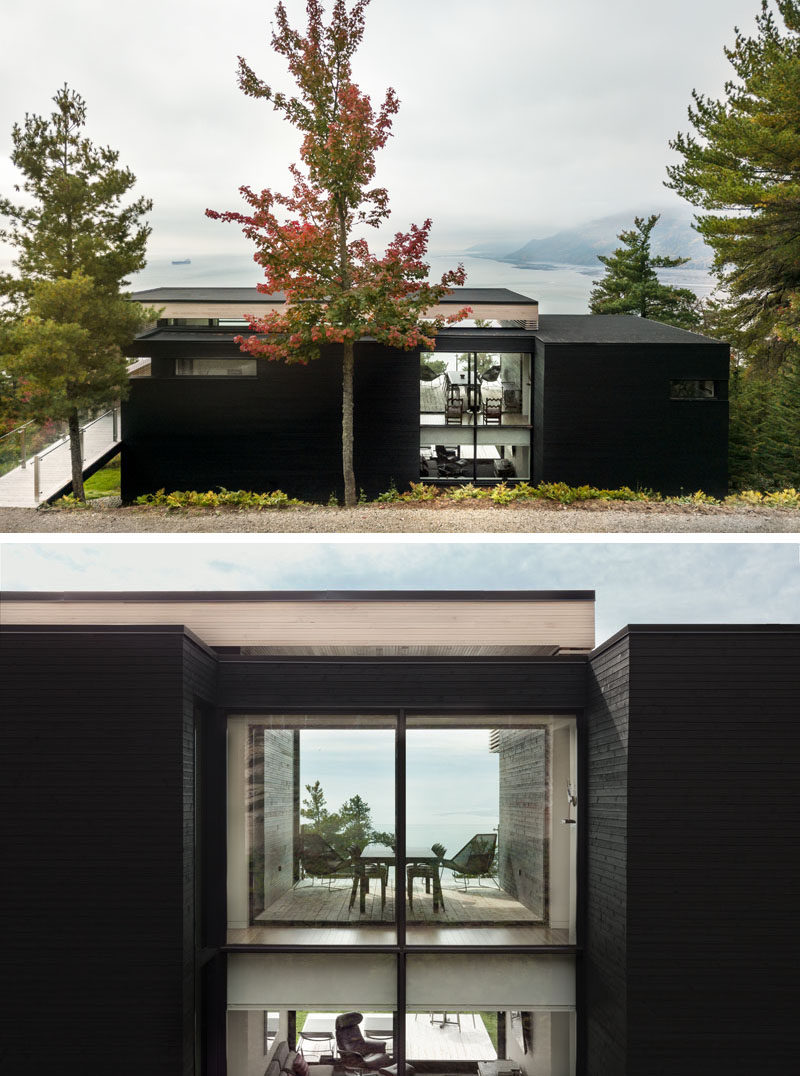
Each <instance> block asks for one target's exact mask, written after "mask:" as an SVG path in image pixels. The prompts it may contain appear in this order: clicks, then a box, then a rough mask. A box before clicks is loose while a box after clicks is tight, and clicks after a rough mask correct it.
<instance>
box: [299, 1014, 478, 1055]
mask: <svg viewBox="0 0 800 1076" xmlns="http://www.w3.org/2000/svg"><path fill="white" fill-rule="evenodd" d="M313 1015H314V1017H315V1020H314V1027H315V1028H316V1027H318V1026H319V1025H320V1023H322V1022H325V1021H326V1018H327V1022H328V1023H329V1024H330V1029H331V1032H333V1027H334V1022H335V1020H336V1017H337V1015H338V1014H337V1013H314V1014H313ZM443 1015H444V1014H443V1013H427V1012H420V1013H408V1014H407V1015H406V1055H407V1056H408V1057H409V1058H419V1059H422V1060H425V1061H493V1060H494V1059H495V1058H496V1057H497V1053H496V1052H495V1049H494V1047H493V1046H492V1040H491V1039H490V1038H489V1033H488V1032H487V1030H486V1026H485V1024H484V1022H483V1019H482V1018H481V1015H480V1013H459V1014H458V1017H459V1020H460V1024H461V1026H460V1028H459V1026H458V1024H457V1023H450V1022H449V1021H452V1020H455V1018H456V1014H455V1013H452V1012H450V1013H448V1014H447V1018H448V1023H446V1024H442V1022H441V1021H442V1017H443ZM380 1016H382V1017H383V1022H384V1023H388V1025H389V1026H391V1019H392V1016H391V1013H384V1014H381V1013H367V1014H366V1015H365V1018H364V1020H365V1023H367V1022H368V1021H369V1020H371V1019H373V1020H374V1019H376V1018H378V1017H380ZM431 1016H433V1017H434V1018H435V1019H434V1022H431ZM297 1030H298V1031H300V1030H302V1029H301V1028H299V1027H298V1029H297ZM367 1034H371V1033H370V1032H369V1030H368V1031H367ZM326 1052H327V1046H326V1044H325V1043H316V1042H307V1043H303V1055H304V1056H305V1057H306V1059H307V1060H309V1061H316V1060H317V1059H318V1058H319V1057H320V1056H321V1055H322V1054H323V1053H326ZM388 1052H389V1053H391V1052H392V1047H391V1044H389V1045H388Z"/></svg>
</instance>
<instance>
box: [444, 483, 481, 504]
mask: <svg viewBox="0 0 800 1076" xmlns="http://www.w3.org/2000/svg"><path fill="white" fill-rule="evenodd" d="M442 492H443V496H445V497H447V499H448V500H450V501H482V500H487V499H488V498H489V497H491V495H492V489H491V486H476V485H474V484H473V483H472V482H468V483H467V484H466V486H454V487H453V488H452V489H448V490H443V491H442Z"/></svg>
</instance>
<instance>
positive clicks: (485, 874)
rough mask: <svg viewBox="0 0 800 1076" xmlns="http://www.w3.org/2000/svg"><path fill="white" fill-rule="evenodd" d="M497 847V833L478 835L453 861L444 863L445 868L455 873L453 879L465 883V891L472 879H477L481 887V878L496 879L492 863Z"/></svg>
mask: <svg viewBox="0 0 800 1076" xmlns="http://www.w3.org/2000/svg"><path fill="white" fill-rule="evenodd" d="M496 847H497V834H496V833H476V834H475V836H474V837H471V838H470V840H468V841H467V843H466V844H465V845H464V847H463V848H462V849H461V851H460V852H456V854H455V855H454V856H453V858H452V859H445V860H444V861H443V862H444V866H445V867H448V868H449V869H450V870H451V871H452V872H453V877H454V878H455V879H456V880H457V881H463V882H464V889H466V888H467V881H468V880H469V879H471V878H477V880H478V885H480V884H481V878H494V874H493V873H492V862H493V860H494V850H495V848H496ZM495 884H497V883H496V882H495ZM498 888H499V887H498Z"/></svg>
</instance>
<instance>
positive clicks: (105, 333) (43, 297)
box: [0, 273, 150, 500]
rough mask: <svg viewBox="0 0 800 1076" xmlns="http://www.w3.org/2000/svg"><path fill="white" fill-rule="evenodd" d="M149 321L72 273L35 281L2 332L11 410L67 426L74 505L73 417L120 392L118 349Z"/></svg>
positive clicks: (122, 361)
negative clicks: (20, 312)
mask: <svg viewBox="0 0 800 1076" xmlns="http://www.w3.org/2000/svg"><path fill="white" fill-rule="evenodd" d="M149 316H150V314H149V312H148V311H142V309H141V308H140V307H139V306H138V304H136V303H130V302H127V301H126V300H124V299H121V298H119V296H117V295H114V294H113V293H112V292H109V291H107V290H104V289H101V288H99V287H98V286H97V284H96V283H95V282H94V281H93V280H92V279H91V278H90V277H88V276H85V275H84V274H83V273H73V275H72V276H70V277H62V278H60V279H57V280H37V281H35V283H33V285H32V291H31V293H30V295H29V298H28V303H27V313H26V314H25V315H24V316H22V317H21V318H20V319H19V320H18V321H17V322H16V323H15V324H13V325H12V326H11V327H10V328H9V329H8V330H7V331H6V333H5V334H4V339H3V350H2V353H0V354H1V357H0V362H2V367H3V370H4V374H5V377H6V379H8V380H9V381H10V383H11V385H12V386H13V390H12V391H13V398H14V403H15V407H16V410H17V412H18V413H19V414H22V416H23V417H24V418H32V419H35V420H36V421H38V422H46V421H47V420H49V419H52V420H63V421H65V422H66V423H67V427H68V429H69V436H70V453H71V464H72V486H73V491H74V493H75V496H76V497H78V498H80V499H81V500H83V499H84V491H83V461H82V459H81V441H80V425H81V419H80V416H81V415H85V414H87V413H91V412H93V411H97V410H100V409H101V408H103V407H106V406H108V405H109V404H111V403H114V402H115V401H116V400H119V399H121V398H122V397H124V396H125V395H126V393H127V391H128V373H127V367H128V363H127V360H126V358H125V356H124V355H123V353H122V347H123V345H124V344H126V343H127V342H128V341H129V340H131V339H132V338H133V336H134V335H135V334H136V333H137V332H138V331H140V330H141V329H142V328H143V327H144V325H145V324H146V323H147V320H148V318H149Z"/></svg>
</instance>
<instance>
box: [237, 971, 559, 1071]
mask: <svg viewBox="0 0 800 1076" xmlns="http://www.w3.org/2000/svg"><path fill="white" fill-rule="evenodd" d="M396 959H397V957H395V956H393V955H389V954H375V953H363V954H358V955H355V954H347V955H345V954H338V955H333V954H320V953H317V954H308V953H306V954H302V953H297V954H289V953H281V954H239V953H237V954H232V955H231V956H230V957H229V974H228V1018H227V1052H228V1073H229V1076H249V1074H250V1073H255V1072H258V1073H259V1074H261V1073H267V1074H268V1076H281V1074H282V1073H284V1074H285V1076H294V1074H296V1073H303V1072H305V1066H306V1064H308V1066H309V1068H310V1072H311V1076H340V1074H341V1076H345V1074H352V1073H354V1072H361V1073H365V1072H368V1071H379V1070H380V1069H381V1068H386V1067H388V1066H389V1065H391V1064H392V1063H393V1062H394V1061H395V1059H396V1057H397V1054H398V1050H399V1048H400V1046H401V1043H402V1052H403V1054H404V1056H405V1059H406V1063H407V1064H410V1065H411V1066H413V1068H414V1069H415V1070H417V1071H424V1072H436V1073H452V1072H466V1073H474V1074H475V1076H500V1074H501V1073H515V1072H516V1073H519V1074H520V1076H570V1074H572V1073H574V1071H575V987H574V960H573V958H572V957H570V956H555V955H554V956H548V955H535V956H524V955H520V954H518V955H510V956H506V955H503V954H497V955H492V954H484V955H482V956H481V958H480V959H479V960H476V958H475V956H474V955H473V954H455V953H454V954H448V955H447V956H440V955H436V956H431V955H429V954H413V953H409V954H408V955H407V957H406V978H405V990H406V1005H405V1008H404V1010H403V1011H402V1012H401V1011H400V1010H399V1009H398V1007H397V1003H396V968H395V967H394V963H395V961H396ZM281 998H285V1000H283V1001H281V1000H280V999H281ZM290 999H291V1000H290ZM298 1055H299V1058H300V1060H297V1058H298ZM325 1066H327V1067H325Z"/></svg>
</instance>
